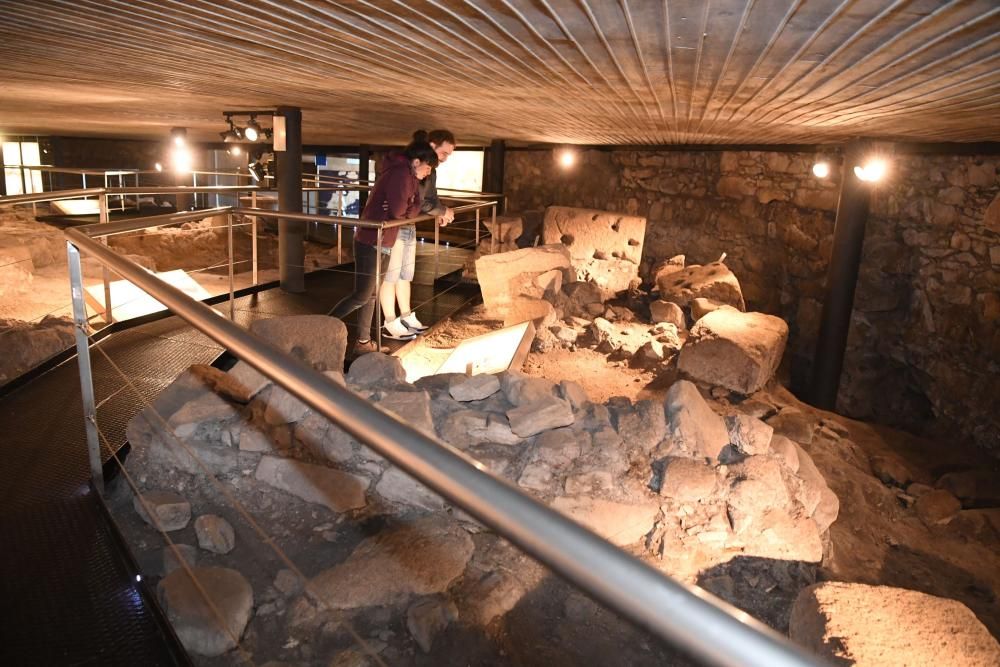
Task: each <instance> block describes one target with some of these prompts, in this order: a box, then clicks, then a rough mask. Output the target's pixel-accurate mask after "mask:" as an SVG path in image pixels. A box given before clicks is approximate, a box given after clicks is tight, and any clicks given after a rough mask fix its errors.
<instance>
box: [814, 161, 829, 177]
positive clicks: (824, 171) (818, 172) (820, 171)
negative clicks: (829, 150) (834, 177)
mask: <svg viewBox="0 0 1000 667" xmlns="http://www.w3.org/2000/svg"><path fill="white" fill-rule="evenodd" d="M812 171H813V176H815V177H816V178H826V177H827V176H829V175H830V163H829V162H817V163H816V164H814V165H813V169H812Z"/></svg>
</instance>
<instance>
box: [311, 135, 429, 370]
mask: <svg viewBox="0 0 1000 667" xmlns="http://www.w3.org/2000/svg"><path fill="white" fill-rule="evenodd" d="M437 164H438V157H437V154H436V153H435V152H434V149H433V148H432V147H431V145H430V144H429V143H427V142H419V141H414V142H412V143H410V145H409V146H407V147H406V148H404V149H403V151H402V152H392V153H389V154H388V155H387V156H386V157H385V159H384V160H383V161H382V171H381V173H380V174H379V176H378V178H377V179H376V180H375V186H374V187H373V188H372V191H371V192H370V193H369V195H368V203H367V204H365V210H364V211H363V212H362V214H361V219H362V220H371V221H374V222H383V221H387V220H404V219H407V218H415V217H417V216H418V215H420V204H421V201H420V192H419V189H418V182H419V181H420V180H421V179H423V178H426V177H427V175H428V174H430V173H431V170H432V169H433V168H434V167H436V166H437ZM398 233H399V228H398V227H393V228H390V229H386V230H384V231H383V232H382V247H381V249H379V248H376V247H375V244H376V243H377V242H378V234H377V230H375V229H374V228H371V227H361V228H359V229H358V232H357V234H355V235H354V292H352V293H351V294H349V295H348V296H347V297H345V298H344V299H342V300H341V301H340V303H338V304H337V305H336V306H334V307H333V310H332V311H330V314H331V315H332V316H334V317H337V318H339V319H341V320H342V319H344V318H345V317H346V316H348V315H350V314H351V313H353V312H354V311H355V310H358V309H359V308H360V309H361V312H359V313H358V339H357V343H356V344H355V346H354V352H355V354H364V353H365V352H374V351H375V350H376V349H377V348H376V346H375V343H373V342H372V340H371V328H372V316H373V315H374V313H375V278H376V276H375V273H376V272H375V267H376V266H379V267H380V268H379V271H378V273H379V274H384V273H385V262H384V259H385V258H387V257H388V255H389V253H390V252H391V250H392V246H393V244H395V243H396V235H397V234H398ZM376 263H377V264H376Z"/></svg>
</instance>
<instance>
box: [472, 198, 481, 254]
mask: <svg viewBox="0 0 1000 667" xmlns="http://www.w3.org/2000/svg"><path fill="white" fill-rule="evenodd" d="M480 210H481V209H478V208H477V209H476V241H475V243H473V245H472V251H473V252H475V251H476V248H478V247H479V211H480Z"/></svg>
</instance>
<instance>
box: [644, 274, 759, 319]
mask: <svg viewBox="0 0 1000 667" xmlns="http://www.w3.org/2000/svg"><path fill="white" fill-rule="evenodd" d="M657 287H659V290H660V298H661V299H663V300H664V301H673V302H674V303H676V304H677V305H678V306H682V307H683V306H687V305H688V304H689V303H691V300H692V299H697V298H699V297H703V298H707V299H712V300H713V301H717V302H719V303H724V304H728V305H730V306H733V307H734V308H736V309H738V310H746V303H745V302H744V301H743V291H742V290H741V289H740V282H739V281H738V280H737V279H736V276H735V275H734V274H733V272H732V271H730V270H729V267H727V266H726V265H725V264H723V263H722V262H713V263H711V264H706V265H704V266H700V265H697V264H694V265H691V266H688V267H686V268H684V269H682V270H681V271H677V272H676V273H671V274H669V275H666V276H663V277H661V278H660V280H659V281H658V282H657Z"/></svg>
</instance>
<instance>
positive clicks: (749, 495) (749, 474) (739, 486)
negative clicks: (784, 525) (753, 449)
mask: <svg viewBox="0 0 1000 667" xmlns="http://www.w3.org/2000/svg"><path fill="white" fill-rule="evenodd" d="M727 478H729V479H731V480H732V481H731V482H730V489H729V495H728V497H727V499H726V502H727V505H728V511H729V516H730V519H731V520H732V523H733V530H735V531H736V532H737V533H745V532H750V531H756V532H760V531H761V530H762V529H763V527H764V526H763V524H762V523H761V522H762V517H764V516H765V515H766V514H767V513H768V512H769V511H771V510H781V511H787V510H789V509H790V503H791V498H790V496H789V493H788V488H787V487H786V486H785V482H784V479H783V478H782V475H781V464H780V463H778V462H777V461H775V460H774V459H772V458H770V457H766V456H750V457H747V459H746V460H744V461H743V462H742V463H739V464H736V465H732V466H730V467H729V473H728V476H727Z"/></svg>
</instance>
